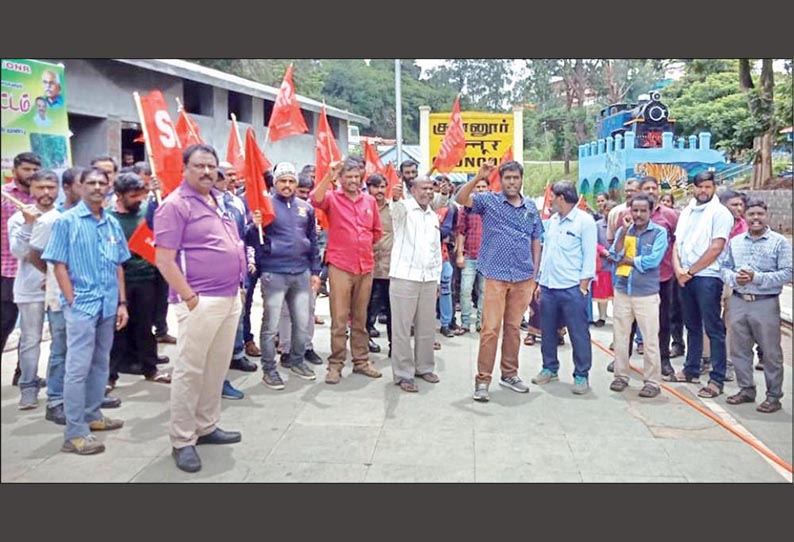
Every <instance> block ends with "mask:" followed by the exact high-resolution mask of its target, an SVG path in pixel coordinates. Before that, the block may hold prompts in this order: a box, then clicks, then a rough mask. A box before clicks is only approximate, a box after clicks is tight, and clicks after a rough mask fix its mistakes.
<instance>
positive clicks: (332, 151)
mask: <svg viewBox="0 0 794 542" xmlns="http://www.w3.org/2000/svg"><path fill="white" fill-rule="evenodd" d="M341 159H342V154H341V153H340V152H339V147H337V146H336V139H334V132H333V130H331V125H330V124H328V117H327V116H326V115H325V104H323V110H322V112H321V113H320V122H319V123H318V124H317V140H316V142H315V159H314V167H315V170H314V178H315V179H316V180H317V182H318V183H319V182H320V181H322V180H323V179H324V178H325V174H326V173H328V167H329V165H330V164H331V162H338V161H339V160H341Z"/></svg>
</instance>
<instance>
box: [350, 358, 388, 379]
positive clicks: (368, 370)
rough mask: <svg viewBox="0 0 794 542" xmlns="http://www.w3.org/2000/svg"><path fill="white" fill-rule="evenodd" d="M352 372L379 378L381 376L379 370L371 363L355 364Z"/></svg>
mask: <svg viewBox="0 0 794 542" xmlns="http://www.w3.org/2000/svg"><path fill="white" fill-rule="evenodd" d="M353 372H354V373H356V374H360V375H364V376H368V377H370V378H380V377H381V376H383V375H382V374H381V373H380V371H378V370H377V369H376V368H375V367H373V366H372V364H371V363H369V362H367V363H362V364H361V365H356V366H355V367H353Z"/></svg>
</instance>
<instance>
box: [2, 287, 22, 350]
mask: <svg viewBox="0 0 794 542" xmlns="http://www.w3.org/2000/svg"><path fill="white" fill-rule="evenodd" d="M0 296H1V297H2V309H3V315H2V326H3V345H2V347H0V352H2V351H3V350H5V349H6V341H7V340H8V336H9V335H11V332H12V331H14V326H16V323H17V316H19V309H18V308H17V305H16V303H14V279H13V278H10V277H3V282H2V286H0Z"/></svg>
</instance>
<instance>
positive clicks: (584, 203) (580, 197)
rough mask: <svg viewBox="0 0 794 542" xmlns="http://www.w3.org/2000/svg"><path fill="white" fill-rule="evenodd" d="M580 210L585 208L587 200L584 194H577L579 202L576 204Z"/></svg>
mask: <svg viewBox="0 0 794 542" xmlns="http://www.w3.org/2000/svg"><path fill="white" fill-rule="evenodd" d="M576 206H577V207H579V208H580V209H581V210H582V211H586V210H587V202H586V201H585V200H584V196H579V203H577V204H576Z"/></svg>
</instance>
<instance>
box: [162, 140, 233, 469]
mask: <svg viewBox="0 0 794 542" xmlns="http://www.w3.org/2000/svg"><path fill="white" fill-rule="evenodd" d="M183 163H184V166H185V171H184V181H182V184H181V185H180V186H179V188H177V189H176V190H174V191H173V192H172V193H171V194H169V196H168V197H167V198H166V199H165V200H164V201H163V203H162V204H161V205H160V207H159V209H157V213H156V214H155V220H154V236H155V246H156V248H157V253H156V262H157V268H158V269H159V270H160V272H161V273H162V274H163V277H164V278H165V280H166V282H168V285H169V286H170V288H171V302H172V303H175V304H176V306H175V310H176V313H177V319H178V322H179V334H178V335H179V337H178V341H177V349H178V350H177V351H178V355H177V359H176V361H175V363H174V372H173V376H172V384H171V426H170V437H171V444H172V446H173V450H172V455H173V456H174V459H175V460H176V466H177V467H178V468H180V469H181V470H183V471H186V472H197V471H199V470H200V469H201V459H200V458H199V456H198V453H197V452H196V445H197V444H231V443H234V442H240V440H241V438H242V437H241V435H240V433H238V432H235V431H224V430H222V429H220V428H219V427H218V421H219V420H220V415H221V388H222V387H223V379H224V376H225V375H226V370H227V369H228V367H229V360H230V359H231V357H232V350H233V347H234V338H235V334H236V332H237V321H238V320H239V318H240V312H241V311H242V305H241V302H240V295H239V294H240V287H241V285H242V281H243V275H244V273H245V272H246V263H245V251H244V248H243V242H242V241H241V240H240V236H239V235H238V233H237V226H236V225H235V223H234V221H233V220H232V219H231V218H229V217H228V215H225V214H224V213H223V212H222V210H221V208H222V200H221V199H220V198H221V197H222V194H221V193H220V192H219V191H217V190H216V189H214V188H213V185H214V184H215V180H216V178H217V175H218V155H217V153H216V152H215V149H214V148H212V147H211V146H209V145H203V144H200V145H191V146H189V147H188V148H187V149H185V152H184V154H183Z"/></svg>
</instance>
